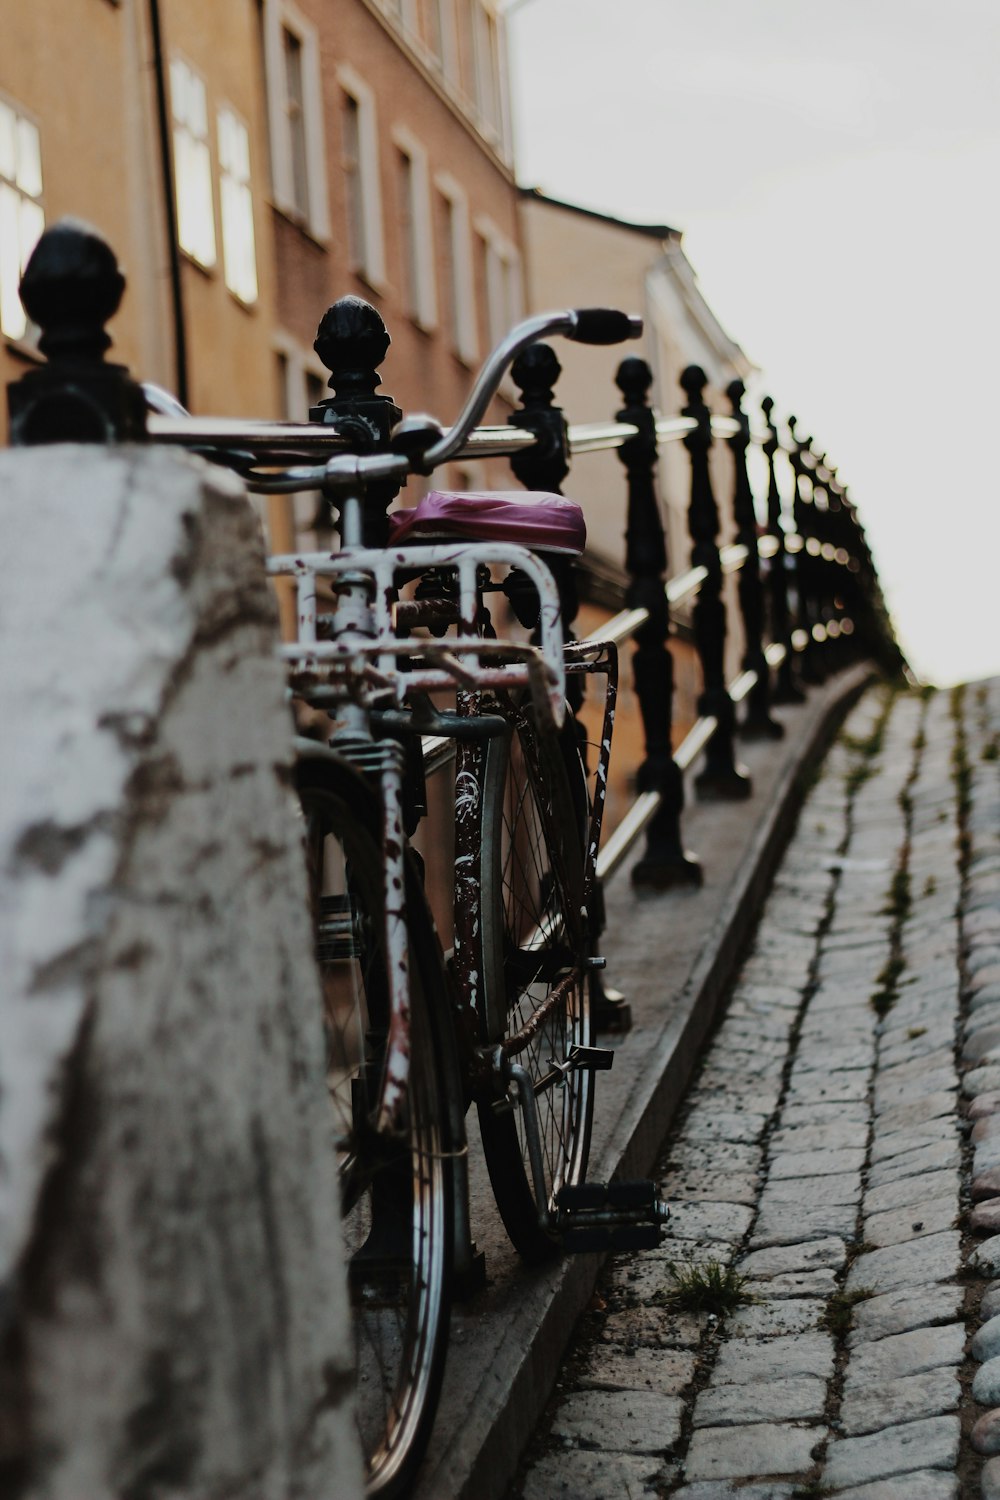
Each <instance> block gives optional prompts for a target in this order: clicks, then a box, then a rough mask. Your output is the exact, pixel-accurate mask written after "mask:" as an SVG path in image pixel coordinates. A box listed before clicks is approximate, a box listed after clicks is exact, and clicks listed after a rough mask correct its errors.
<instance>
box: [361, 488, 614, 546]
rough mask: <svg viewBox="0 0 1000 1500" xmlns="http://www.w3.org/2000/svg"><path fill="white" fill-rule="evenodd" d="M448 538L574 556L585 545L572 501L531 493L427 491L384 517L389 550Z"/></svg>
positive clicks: (584, 532) (580, 518)
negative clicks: (410, 506)
mask: <svg viewBox="0 0 1000 1500" xmlns="http://www.w3.org/2000/svg"><path fill="white" fill-rule="evenodd" d="M452 537H461V538H464V539H466V540H467V541H477V542H514V543H516V544H517V545H518V546H519V547H527V548H528V549H529V550H530V551H532V552H564V553H568V554H570V555H571V556H574V557H576V556H578V555H579V554H580V553H581V552H582V551H583V549H584V546H585V544H586V541H587V523H586V521H585V520H584V518H583V510H582V509H581V507H580V506H579V505H578V504H577V502H576V501H575V500H567V498H566V496H565V495H549V494H544V493H541V492H539V491H534V490H481V491H467V492H465V493H456V492H455V491H451V490H430V491H429V493H428V494H426V495H425V496H424V498H423V499H422V500H421V501H420V503H419V505H417V506H416V507H415V508H414V509H412V510H397V511H393V512H392V514H391V515H390V516H389V542H390V545H391V546H399V545H401V544H402V543H403V542H407V541H411V540H413V541H417V540H421V539H423V540H425V541H432V540H435V539H450V538H452Z"/></svg>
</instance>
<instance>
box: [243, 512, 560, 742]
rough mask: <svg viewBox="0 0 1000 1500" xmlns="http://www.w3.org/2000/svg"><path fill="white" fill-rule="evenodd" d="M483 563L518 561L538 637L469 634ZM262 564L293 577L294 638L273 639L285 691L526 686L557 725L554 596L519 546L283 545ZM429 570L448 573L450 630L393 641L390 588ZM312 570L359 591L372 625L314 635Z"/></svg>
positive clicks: (362, 697)
mask: <svg viewBox="0 0 1000 1500" xmlns="http://www.w3.org/2000/svg"><path fill="white" fill-rule="evenodd" d="M490 566H496V567H506V568H517V569H519V570H520V571H521V572H523V573H525V574H527V575H528V577H530V579H531V582H532V583H533V584H534V586H535V588H536V589H537V590H538V597H539V600H540V604H541V609H540V616H539V644H538V645H530V644H528V643H526V642H520V641H511V640H490V639H486V638H485V637H484V636H482V635H481V634H478V633H477V620H478V614H479V583H480V570H481V569H482V568H484V567H490ZM267 568H268V572H269V573H270V574H271V575H272V576H282V575H284V576H291V577H294V578H295V579H296V583H297V588H298V617H299V637H298V640H297V641H296V642H295V643H294V644H291V645H285V646H282V647H281V648H280V655H281V657H282V659H283V660H284V661H286V662H287V663H288V666H289V669H290V673H291V684H292V687H293V690H296V691H301V692H302V693H303V695H304V696H306V697H309V696H310V689H313V688H319V689H320V690H321V691H322V690H323V689H324V688H326V689H327V690H331V689H332V690H333V695H334V697H335V698H338V699H339V700H340V701H345V702H346V701H354V702H364V704H365V705H366V706H367V707H375V706H377V705H380V704H389V705H392V704H398V703H400V702H401V701H402V699H403V698H404V697H405V696H406V694H407V692H409V691H411V690H415V691H419V692H432V691H434V690H435V689H438V688H446V687H453V686H456V685H457V686H458V687H460V688H464V689H466V690H475V689H477V688H490V687H492V688H506V689H509V688H512V687H528V688H529V689H530V691H531V695H532V700H533V702H534V704H535V709H536V712H537V713H538V715H539V719H540V720H541V722H542V723H544V724H546V725H552V724H554V725H556V726H558V725H560V724H561V723H562V721H563V715H564V712H565V700H566V669H565V665H564V660H563V634H562V622H561V616H560V608H559V594H558V590H557V588H556V584H555V580H554V579H553V577H552V574H551V573H550V572H549V570H548V568H547V567H546V566H545V564H544V563H542V562H541V561H539V559H538V558H537V557H535V556H533V554H532V553H530V552H528V551H527V550H526V549H525V548H523V547H517V546H513V545H511V546H506V545H504V546H501V545H499V544H495V543H483V542H477V543H470V544H455V545H431V546H419V547H390V548H387V549H385V550H384V551H383V550H378V549H361V548H350V549H348V550H345V551H343V552H337V553H332V554H331V553H329V552H301V553H288V554H285V555H283V556H280V557H272V558H270V559H269V561H268V565H267ZM428 569H450V570H452V571H454V572H455V573H456V574H457V577H458V616H459V633H458V635H456V636H451V637H448V638H446V639H441V640H435V639H424V638H422V637H421V638H419V639H408V640H400V639H399V638H398V635H397V620H396V616H395V604H396V600H397V599H398V596H399V590H400V588H401V587H402V585H403V584H404V583H405V582H406V581H408V580H411V579H413V578H414V577H415V576H417V575H419V574H421V573H425V572H427V570H428ZM318 578H329V579H330V580H331V585H332V587H333V589H334V591H335V592H336V591H338V589H339V590H344V589H349V588H352V587H354V588H361V589H363V590H364V591H365V593H366V595H367V597H368V601H369V605H370V610H371V625H370V626H369V625H368V624H367V623H366V624H365V626H364V628H355V629H351V630H350V631H347V632H345V633H344V634H343V635H342V636H339V637H338V638H337V639H335V640H318V639H317V635H318V631H317V610H316V581H317V579H318ZM401 668H402V670H401Z"/></svg>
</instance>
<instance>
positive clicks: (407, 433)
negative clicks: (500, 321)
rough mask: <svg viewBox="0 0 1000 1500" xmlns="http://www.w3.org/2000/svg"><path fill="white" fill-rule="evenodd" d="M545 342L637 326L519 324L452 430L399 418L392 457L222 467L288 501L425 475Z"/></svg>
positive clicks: (602, 319) (569, 315)
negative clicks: (525, 356) (268, 469)
mask: <svg viewBox="0 0 1000 1500" xmlns="http://www.w3.org/2000/svg"><path fill="white" fill-rule="evenodd" d="M553 334H561V335H562V336H563V337H564V338H567V339H571V340H573V341H574V342H575V343H578V344H599V345H606V344H618V343H622V342H624V340H626V339H635V338H639V337H640V335H641V334H642V319H641V318H639V317H636V316H634V315H632V314H630V313H624V312H619V311H618V310H617V309H615V308H610V307H583V308H567V309H565V310H564V311H562V312H552V313H537V314H535V316H534V317H531V318H526V319H525V320H524V321H523V322H522V323H518V324H517V326H516V327H515V328H513V329H511V331H510V333H508V334H507V336H506V337H505V338H504V339H501V341H500V343H499V344H498V345H497V346H496V348H495V349H494V350H493V351H492V352H491V353H490V354H489V355H488V356H487V359H486V361H485V363H484V364H483V366H482V368H481V370H480V371H479V374H478V375H477V377H476V380H475V382H474V384H473V387H472V390H471V391H470V393H469V396H468V398H467V400H466V402H465V405H464V406H463V407H462V410H461V411H460V412H459V414H458V417H457V418H456V419H455V423H454V425H453V426H452V427H450V428H449V429H448V430H447V431H443V430H442V428H441V426H440V424H438V423H436V422H435V421H434V420H433V418H429V417H428V418H418V417H407V418H404V419H403V421H402V422H400V423H399V424H398V425H397V427H396V429H395V432H394V434H393V438H394V440H395V443H394V447H395V451H393V452H391V453H372V454H367V455H365V456H360V455H356V454H346V453H345V454H337V455H335V456H334V457H332V458H330V459H329V460H328V461H327V462H326V463H325V464H322V465H320V464H315V465H308V466H305V465H303V466H299V467H295V468H290V469H285V470H283V471H282V472H281V473H278V474H271V475H263V474H255V473H253V472H252V463H253V459H252V455H248V454H246V453H245V452H243V453H236V452H235V451H234V452H232V453H230V454H228V455H227V456H228V458H229V460H230V461H233V460H236V459H239V460H242V463H237V464H236V465H235V466H236V467H237V468H238V469H239V471H240V472H241V473H242V474H243V477H244V479H245V480H246V483H247V485H248V487H249V488H250V489H252V490H255V491H257V492H258V493H260V494H291V493H294V492H295V491H298V490H307V489H316V488H318V487H321V488H324V489H341V488H343V487H345V486H346V485H348V484H352V483H354V484H358V483H361V484H363V483H365V482H366V481H369V480H377V479H389V478H392V479H399V480H403V479H405V478H406V477H407V475H408V474H410V473H422V474H430V473H431V472H432V471H433V470H434V469H436V468H438V467H439V466H440V465H441V464H443V463H447V462H448V460H449V459H451V458H454V457H455V456H456V454H458V453H459V452H460V450H461V449H463V448H464V447H465V445H466V442H467V441H468V439H469V436H470V434H471V433H472V431H473V429H474V428H475V427H477V426H478V425H479V422H480V419H481V418H482V417H483V415H484V414H485V412H486V408H487V407H488V406H489V404H490V402H491V401H492V399H493V397H494V396H495V395H496V393H497V390H498V389H499V386H500V382H501V380H502V379H503V377H504V375H505V373H506V371H507V370H508V369H509V367H510V366H511V364H512V363H513V362H514V360H515V359H516V358H517V356H518V355H519V354H520V353H522V351H523V350H525V349H527V348H528V347H529V346H530V345H531V344H534V343H537V341H538V340H539V339H543V338H548V337H550V336H551V335H553ZM143 391H144V393H145V396H146V402H147V405H148V406H149V407H150V409H151V410H152V411H154V412H160V413H162V414H163V415H165V416H171V417H180V416H188V415H190V413H188V412H185V410H184V408H183V407H182V406H181V404H180V402H179V401H177V400H176V399H175V398H174V397H173V396H171V395H169V393H168V392H166V391H164V390H162V389H161V388H160V387H158V386H155V385H149V384H146V385H144V386H143ZM248 460H249V464H248V462H247V461H248Z"/></svg>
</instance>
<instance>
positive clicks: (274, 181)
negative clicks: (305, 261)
mask: <svg viewBox="0 0 1000 1500" xmlns="http://www.w3.org/2000/svg"><path fill="white" fill-rule="evenodd" d="M284 31H287V32H289V33H290V34H291V35H292V36H294V37H295V38H296V39H297V41H298V43H299V46H300V48H301V56H302V115H303V129H304V133H305V150H306V198H307V200H308V201H307V204H306V208H305V212H303V210H302V208H301V207H300V205H299V204H298V203H297V202H296V198H295V181H294V171H293V164H292V143H291V138H290V136H289V132H288V126H287V113H286V101H287V96H286V91H285V47H284V37H283V35H282V33H283V32H284ZM264 74H265V83H266V89H267V122H268V136H269V141H270V147H271V193H272V197H273V200H274V206H275V208H277V209H278V210H279V211H280V212H281V213H283V214H284V215H285V216H286V217H287V218H289V219H292V220H294V222H295V223H297V224H302V226H303V227H304V228H305V229H307V230H308V231H309V233H310V234H311V235H312V237H313V238H314V239H316V240H321V241H323V240H327V239H329V237H330V210H329V203H328V200H327V187H326V149H325V142H324V132H323V90H322V84H321V79H320V65H319V38H318V36H317V32H316V28H315V27H314V26H313V25H312V24H311V22H309V21H307V20H306V18H305V16H303V15H302V13H301V12H300V11H299V10H298V9H297V8H296V7H295V6H294V5H292V4H290V3H289V0H264Z"/></svg>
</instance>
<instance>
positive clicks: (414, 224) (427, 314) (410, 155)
mask: <svg viewBox="0 0 1000 1500" xmlns="http://www.w3.org/2000/svg"><path fill="white" fill-rule="evenodd" d="M392 141H393V145H394V146H395V147H396V149H397V151H398V152H399V153H400V155H402V156H405V157H406V158H407V159H408V161H409V163H410V172H409V187H410V193H409V203H408V205H407V207H408V211H409V232H410V235H411V237H412V243H411V244H410V245H404V246H403V255H404V256H405V257H406V259H407V261H408V277H407V288H406V290H407V296H408V299H409V302H410V304H411V305H410V306H408V307H407V312H408V313H409V315H410V317H411V318H412V319H413V321H414V323H416V325H417V327H418V328H422V329H424V330H425V331H426V332H430V331H431V330H432V329H434V328H436V327H437V323H438V304H437V277H436V275H435V260H434V224H433V213H432V209H431V176H430V167H429V166H428V161H427V152H426V150H425V148H424V147H423V146H422V145H421V143H420V141H418V140H417V138H416V136H415V135H413V134H412V133H411V132H410V131H409V130H407V129H406V127H405V126H403V125H397V126H396V127H395V128H394V130H393V132H392ZM411 251H412V254H411ZM411 281H412V284H410V283H411Z"/></svg>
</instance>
